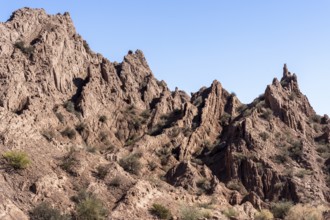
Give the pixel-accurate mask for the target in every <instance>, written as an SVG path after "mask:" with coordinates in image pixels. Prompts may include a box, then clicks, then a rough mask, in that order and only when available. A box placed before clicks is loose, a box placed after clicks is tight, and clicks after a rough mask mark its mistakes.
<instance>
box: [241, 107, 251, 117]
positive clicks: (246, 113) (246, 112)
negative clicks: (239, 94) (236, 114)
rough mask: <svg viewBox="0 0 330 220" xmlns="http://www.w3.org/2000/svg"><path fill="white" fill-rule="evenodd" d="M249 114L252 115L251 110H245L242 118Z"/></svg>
mask: <svg viewBox="0 0 330 220" xmlns="http://www.w3.org/2000/svg"><path fill="white" fill-rule="evenodd" d="M251 114H252V109H245V110H244V112H243V116H244V117H248V116H249V115H251Z"/></svg>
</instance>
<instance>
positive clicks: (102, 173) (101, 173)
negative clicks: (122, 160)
mask: <svg viewBox="0 0 330 220" xmlns="http://www.w3.org/2000/svg"><path fill="white" fill-rule="evenodd" d="M108 173H109V168H108V166H102V165H99V166H98V167H96V176H97V178H99V179H102V180H103V179H104V178H105V177H106V176H107V175H108Z"/></svg>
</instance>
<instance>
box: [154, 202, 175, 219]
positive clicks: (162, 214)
mask: <svg viewBox="0 0 330 220" xmlns="http://www.w3.org/2000/svg"><path fill="white" fill-rule="evenodd" d="M150 213H151V214H152V215H154V216H157V217H158V218H159V219H171V218H172V214H171V211H170V210H169V209H168V208H166V207H165V206H163V205H160V204H157V203H154V204H152V207H151V208H150Z"/></svg>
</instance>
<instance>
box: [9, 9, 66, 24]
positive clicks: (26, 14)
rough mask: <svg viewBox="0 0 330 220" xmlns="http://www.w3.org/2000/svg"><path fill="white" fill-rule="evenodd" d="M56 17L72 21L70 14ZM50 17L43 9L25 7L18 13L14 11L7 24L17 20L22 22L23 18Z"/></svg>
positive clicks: (58, 14)
mask: <svg viewBox="0 0 330 220" xmlns="http://www.w3.org/2000/svg"><path fill="white" fill-rule="evenodd" d="M56 15H57V16H63V17H67V18H70V19H71V17H70V13H69V12H64V14H63V15H61V14H60V13H57V14H56ZM50 16H51V15H48V14H47V12H46V11H45V9H43V8H29V7H24V8H21V9H18V10H16V11H14V12H13V13H12V14H11V16H10V18H9V19H8V20H7V22H10V21H17V20H20V19H22V18H33V17H37V18H45V17H50Z"/></svg>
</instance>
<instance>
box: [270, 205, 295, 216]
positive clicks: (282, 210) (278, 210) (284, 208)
mask: <svg viewBox="0 0 330 220" xmlns="http://www.w3.org/2000/svg"><path fill="white" fill-rule="evenodd" d="M292 206H293V204H292V202H290V201H286V202H277V203H273V204H272V207H271V212H272V213H273V215H274V217H275V218H281V219H284V218H285V216H286V215H287V214H288V212H289V211H290V209H291V207H292Z"/></svg>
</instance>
